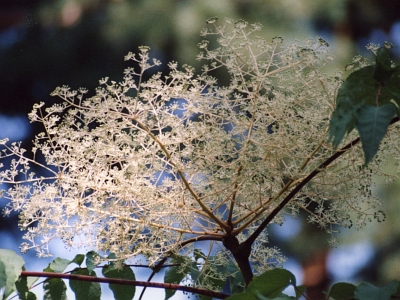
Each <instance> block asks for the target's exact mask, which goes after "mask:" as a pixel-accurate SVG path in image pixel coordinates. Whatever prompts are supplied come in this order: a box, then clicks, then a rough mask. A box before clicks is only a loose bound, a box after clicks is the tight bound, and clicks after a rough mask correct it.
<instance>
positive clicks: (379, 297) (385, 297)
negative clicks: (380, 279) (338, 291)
mask: <svg viewBox="0 0 400 300" xmlns="http://www.w3.org/2000/svg"><path fill="white" fill-rule="evenodd" d="M398 285H399V282H398V281H396V280H393V281H391V282H390V283H388V284H387V285H385V286H383V287H381V288H378V287H375V286H373V285H372V284H369V283H366V282H363V283H360V284H359V285H358V286H357V288H356V290H355V292H354V296H355V298H356V299H359V300H390V296H391V295H393V294H395V293H396V292H397V287H398Z"/></svg>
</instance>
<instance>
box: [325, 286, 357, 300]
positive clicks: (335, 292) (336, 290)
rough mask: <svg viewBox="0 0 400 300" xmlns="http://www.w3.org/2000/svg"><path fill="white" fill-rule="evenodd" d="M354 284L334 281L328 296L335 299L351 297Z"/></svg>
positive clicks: (354, 288) (354, 287)
mask: <svg viewBox="0 0 400 300" xmlns="http://www.w3.org/2000/svg"><path fill="white" fill-rule="evenodd" d="M355 290H356V286H355V285H354V284H351V283H347V282H338V283H335V284H334V285H333V286H332V287H331V290H330V291H329V294H328V297H331V298H332V299H335V300H341V299H342V300H344V299H351V298H352V297H353V295H354V291H355Z"/></svg>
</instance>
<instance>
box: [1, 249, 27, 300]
mask: <svg viewBox="0 0 400 300" xmlns="http://www.w3.org/2000/svg"><path fill="white" fill-rule="evenodd" d="M23 265H24V260H23V259H22V258H21V256H19V255H17V254H16V253H15V252H14V251H11V250H7V249H0V289H4V292H3V299H7V297H8V296H9V295H10V294H11V293H12V292H13V291H14V290H15V282H16V281H17V280H18V277H19V275H20V273H21V270H22V267H23Z"/></svg>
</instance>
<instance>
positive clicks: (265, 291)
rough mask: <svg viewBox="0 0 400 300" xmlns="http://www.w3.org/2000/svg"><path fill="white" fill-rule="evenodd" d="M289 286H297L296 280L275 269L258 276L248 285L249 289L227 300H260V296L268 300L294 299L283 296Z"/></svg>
mask: <svg viewBox="0 0 400 300" xmlns="http://www.w3.org/2000/svg"><path fill="white" fill-rule="evenodd" d="M289 285H293V286H296V278H295V277H294V275H293V274H292V273H291V272H289V271H288V270H285V269H273V270H269V271H266V272H265V273H263V274H261V275H260V276H256V277H254V278H253V280H252V281H251V282H250V284H249V285H248V287H247V289H246V290H245V291H244V292H242V293H239V294H235V295H233V296H231V297H228V298H226V299H227V300H228V299H229V300H241V299H246V300H259V299H260V295H261V296H263V297H266V298H268V299H280V298H281V299H293V298H282V297H289V296H287V295H284V294H282V291H283V290H284V289H285V288H287V287H288V286H289Z"/></svg>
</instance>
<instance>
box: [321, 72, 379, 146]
mask: <svg viewBox="0 0 400 300" xmlns="http://www.w3.org/2000/svg"><path fill="white" fill-rule="evenodd" d="M373 72H374V67H373V66H368V67H365V68H362V69H360V70H357V71H355V72H353V73H352V74H350V75H349V77H348V78H347V79H346V80H345V81H344V82H343V84H342V85H341V87H340V88H339V91H338V95H337V97H336V108H335V111H334V112H333V114H332V118H331V120H330V124H329V141H333V146H334V147H335V148H337V147H338V146H339V144H340V142H341V141H342V139H343V138H344V136H345V134H346V133H347V134H348V133H350V132H351V131H352V130H353V129H354V127H355V124H356V121H357V119H356V112H357V110H358V109H359V108H360V107H362V106H364V105H365V104H371V105H372V104H373V103H374V101H375V97H376V93H377V91H378V88H379V86H380V84H379V82H378V81H376V80H375V79H373V78H372V74H373Z"/></svg>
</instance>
